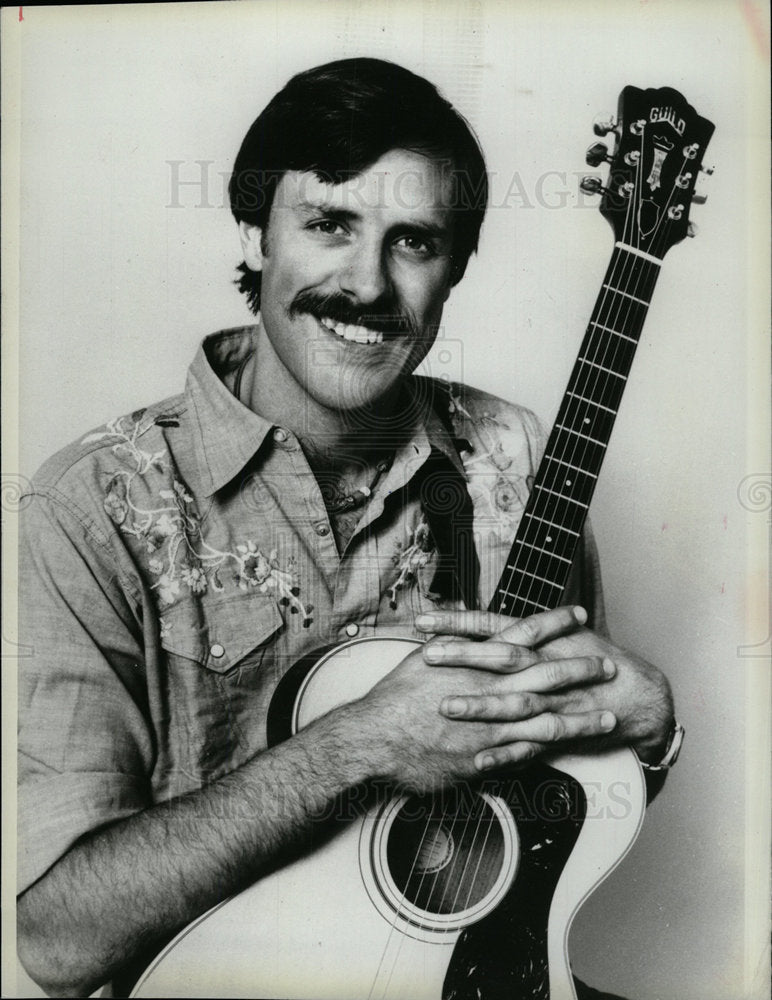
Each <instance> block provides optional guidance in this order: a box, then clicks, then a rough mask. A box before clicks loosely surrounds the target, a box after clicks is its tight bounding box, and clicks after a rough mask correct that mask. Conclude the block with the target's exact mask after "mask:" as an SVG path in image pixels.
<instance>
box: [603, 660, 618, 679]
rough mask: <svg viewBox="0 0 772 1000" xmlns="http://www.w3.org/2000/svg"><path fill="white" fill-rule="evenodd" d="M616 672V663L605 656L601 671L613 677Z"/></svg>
mask: <svg viewBox="0 0 772 1000" xmlns="http://www.w3.org/2000/svg"><path fill="white" fill-rule="evenodd" d="M616 672H617V665H616V663H614V661H613V660H610V659H609V658H608V657H606V658H605V660H604V661H603V673H604V674H605V675H606V677H613V676H614V674H615V673H616Z"/></svg>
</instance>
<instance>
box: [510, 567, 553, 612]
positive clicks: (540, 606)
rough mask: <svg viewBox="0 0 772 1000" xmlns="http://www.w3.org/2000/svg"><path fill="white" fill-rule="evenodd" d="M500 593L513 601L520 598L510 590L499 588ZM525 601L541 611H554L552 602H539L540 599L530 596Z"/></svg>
mask: <svg viewBox="0 0 772 1000" xmlns="http://www.w3.org/2000/svg"><path fill="white" fill-rule="evenodd" d="M507 568H509V567H507ZM499 593H500V594H503V595H504V596H505V597H509V598H511V599H512V600H513V601H516V600H517V599H518V598H517V594H510V592H509V591H508V590H499ZM525 603H526V604H530V605H531V607H534V608H538V609H539V610H540V611H554V607H553V606H552V605H550V604H539V602H538V601H534V600H532V599H531V598H530V597H529V598H527V599H526V601H525Z"/></svg>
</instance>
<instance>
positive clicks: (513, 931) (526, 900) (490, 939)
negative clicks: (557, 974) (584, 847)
mask: <svg viewBox="0 0 772 1000" xmlns="http://www.w3.org/2000/svg"><path fill="white" fill-rule="evenodd" d="M491 791H494V789H491ZM495 794H497V795H499V796H500V797H501V798H503V799H504V801H505V802H506V803H507V806H508V807H509V809H510V810H511V812H512V815H513V816H514V817H515V820H516V822H517V830H518V835H519V838H520V865H519V868H518V873H517V877H516V878H515V881H514V883H513V884H512V886H511V888H510V890H509V892H508V893H507V895H506V897H505V899H504V900H503V901H502V902H501V903H500V904H499V906H498V907H497V908H496V910H494V912H493V913H491V914H490V915H489V916H487V917H484V918H483V919H482V920H480V921H479V922H478V923H475V924H473V925H472V926H471V927H468V928H467V929H466V930H464V931H463V932H462V933H461V935H460V937H459V939H458V941H457V942H456V945H455V947H454V949H453V957H452V958H451V960H450V964H449V966H448V972H447V975H446V977H445V982H444V984H443V988H442V1000H549V997H550V982H549V963H548V948H547V924H548V919H549V911H550V906H551V903H552V898H553V894H554V891H555V886H556V885H557V882H558V879H559V878H560V874H561V872H562V871H563V868H564V866H565V863H566V861H567V859H568V857H569V855H570V854H571V851H572V850H573V849H574V845H575V844H576V841H577V839H578V837H579V835H580V833H581V828H582V824H583V822H584V818H585V814H586V806H587V803H586V796H585V794H584V790H583V788H582V786H581V784H580V783H579V782H577V781H576V780H575V779H573V778H572V777H570V775H567V774H563V773H561V772H560V771H557V770H555V769H554V768H552V767H548V766H546V765H544V764H533V765H531V766H530V767H529V768H527V769H526V770H524V771H521V772H520V773H519V774H518V775H517V776H516V777H513V778H512V779H511V780H510V781H508V782H498V783H497V787H496V788H495Z"/></svg>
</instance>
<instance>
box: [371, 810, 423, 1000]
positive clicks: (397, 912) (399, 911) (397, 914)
mask: <svg viewBox="0 0 772 1000" xmlns="http://www.w3.org/2000/svg"><path fill="white" fill-rule="evenodd" d="M430 823H431V812H430V813H429V814H428V815H427V818H426V825H425V826H424V830H423V833H422V835H421V841H420V844H421V845H423V842H424V838H425V837H426V833H427V831H428V829H429V825H430ZM420 856H421V850H420V846H419V849H418V850H417V851H416V853H415V856H414V857H413V863H412V865H411V867H410V871H409V873H408V877H407V881H406V883H405V886H406V887H407V885H408V884H409V883H410V879H411V878H412V877H413V872H414V871H415V867H416V865H417V864H418V859H419V857H420ZM402 896H403V897H404V896H405V893H402ZM402 909H403V905H402V902H401V901H400V903H399V905H398V906H397V908H396V910H395V913H394V917H393V918H392V921H391V925H390V927H389V933H388V935H387V936H386V942H385V943H384V946H383V951H382V953H381V959H380V961H379V962H378V966H377V968H376V970H375V975H374V976H373V982H372V985H371V986H370V992H369V993H368V994H367V996H368V1000H372V998H373V991H374V990H375V987H376V986H377V985H378V976H379V975H380V972H381V968H382V966H383V963H384V962H385V960H386V955H387V953H388V950H389V945H390V943H391V939H392V937H393V935H394V931H395V929H396V926H397V921H398V920H399V918H400V916H401V915H402ZM402 937H403V935H400V937H399V939H398V942H397V956H398V955H399V952H400V951H401V948H402ZM395 965H396V960H395V962H394V963H392V967H391V972H390V973H389V976H388V979H387V980H386V983H385V984H384V987H383V995H384V996H385V995H386V990H387V989H388V988H389V983H390V982H391V977H392V976H393V974H394V968H395Z"/></svg>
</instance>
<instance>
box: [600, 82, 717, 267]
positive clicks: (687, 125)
mask: <svg viewBox="0 0 772 1000" xmlns="http://www.w3.org/2000/svg"><path fill="white" fill-rule="evenodd" d="M713 129H714V126H713V124H712V123H711V122H709V121H708V120H707V119H706V118H701V117H700V116H699V115H698V114H697V112H696V111H695V110H694V108H693V107H692V106H691V105H690V104H688V103H687V102H686V100H685V99H684V97H683V95H682V94H679V93H678V91H677V90H673V89H672V88H671V87H660V88H659V89H653V88H651V89H648V90H640V89H639V88H638V87H625V89H624V90H623V91H622V93H621V94H620V95H619V107H618V111H617V121H616V122H603V121H599V122H596V124H595V131H596V133H597V134H598V135H603V134H606V133H614V135H615V136H616V143H615V148H614V150H613V152H612V153H611V154H610V155H608V153H609V151H608V150H607V149H606V148H605V146H603V144H602V143H596V144H595V145H594V146H591V147H590V149H589V150H588V151H587V162H588V163H589V164H591V165H592V166H597V165H598V164H599V163H601V162H603V161H604V160H605V161H607V162H609V163H610V169H609V178H608V182H607V185H606V187H602V185H601V182H600V179H599V178H592V177H587V178H585V179H584V180H583V181H582V188H583V190H585V191H588V192H590V193H594V194H600V193H602V195H603V197H602V200H601V204H600V211H601V213H602V214H603V215H605V217H606V218H607V219H608V221H609V222H610V223H611V225H612V227H613V229H614V234H615V236H616V239H617V241H619V242H621V243H624V244H626V245H627V246H631V247H635V248H636V249H638V250H640V251H643V252H644V253H648V254H651V255H652V256H654V257H658V258H662V257H664V256H665V254H666V253H667V251H668V250H669V249H670V247H671V246H673V245H674V244H675V243H680V242H681V240H682V239H683V238H684V237H685V236H687V235H689V231H688V230H689V209H690V207H691V204H692V201H693V200H694V201H697V200H699V199H698V198H697V197H695V194H694V186H695V184H696V183H697V178H698V175H699V173H700V171H701V170H702V160H703V156H704V154H705V149H706V147H707V145H708V142H709V141H710V137H711V135H712V134H713ZM706 172H712V171H706ZM703 200H704V199H703Z"/></svg>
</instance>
